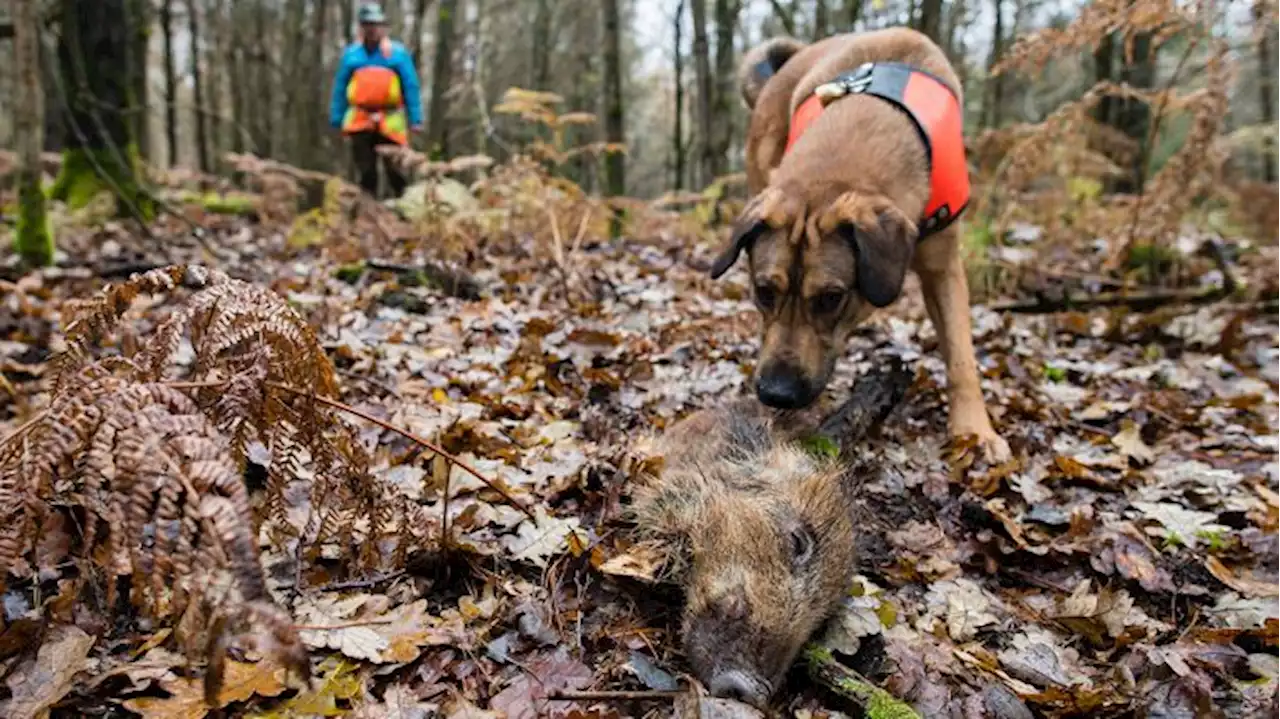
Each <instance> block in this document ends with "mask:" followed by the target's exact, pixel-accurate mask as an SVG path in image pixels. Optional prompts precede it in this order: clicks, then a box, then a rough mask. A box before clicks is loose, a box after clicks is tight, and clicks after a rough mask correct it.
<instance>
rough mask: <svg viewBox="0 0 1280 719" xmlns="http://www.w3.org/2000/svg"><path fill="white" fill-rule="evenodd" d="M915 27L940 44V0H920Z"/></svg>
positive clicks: (941, 41)
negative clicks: (918, 16) (918, 15)
mask: <svg viewBox="0 0 1280 719" xmlns="http://www.w3.org/2000/svg"><path fill="white" fill-rule="evenodd" d="M916 29H917V30H919V31H920V32H922V33H924V34H925V35H928V36H929V39H930V40H933V41H934V42H936V43H938V44H939V45H942V43H943V40H942V0H921V3H920V18H919V20H918V21H917V23H916Z"/></svg>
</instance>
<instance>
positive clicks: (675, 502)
mask: <svg viewBox="0 0 1280 719" xmlns="http://www.w3.org/2000/svg"><path fill="white" fill-rule="evenodd" d="M657 449H658V450H659V451H661V452H662V453H663V456H664V458H665V459H664V466H663V469H662V471H661V476H660V477H659V478H657V480H656V481H654V482H652V483H651V484H649V485H648V486H645V487H642V488H640V489H639V490H637V492H636V505H635V506H636V512H637V519H638V521H639V524H640V527H641V529H642V530H644V531H647V532H652V533H654V534H657V535H658V536H661V537H663V538H664V539H667V540H668V541H671V542H672V543H673V544H674V545H675V546H676V547H677V549H676V553H677V554H678V557H677V559H678V560H680V561H682V562H683V570H682V572H681V574H680V583H681V584H682V585H683V587H684V589H685V608H684V615H683V645H684V649H685V653H686V655H687V657H688V659H689V663H690V664H691V666H692V668H693V670H694V671H695V673H696V674H697V675H698V677H699V679H701V680H702V681H703V683H704V684H706V685H707V687H708V689H709V690H710V691H711V692H712V694H714V695H716V696H722V697H731V698H735V699H738V700H740V701H745V702H748V703H751V704H755V705H757V706H763V705H764V704H767V703H768V701H769V699H770V698H771V697H772V696H773V694H774V692H775V691H776V690H777V689H778V687H779V685H780V684H781V682H782V680H783V678H784V677H785V675H786V672H787V670H788V668H789V667H790V666H791V663H792V662H793V661H794V660H795V657H796V654H797V653H798V652H799V650H800V648H801V647H802V646H803V645H804V643H805V642H806V641H807V640H808V639H809V637H810V636H811V635H812V634H813V633H814V632H815V631H816V630H817V629H818V628H819V627H820V626H821V625H822V623H823V622H824V621H825V620H826V619H827V617H828V616H829V615H830V614H831V613H832V611H833V610H834V609H835V608H836V607H837V606H838V605H839V602H840V600H841V598H842V597H843V595H844V592H845V591H846V589H847V588H848V582H849V579H850V576H851V574H852V571H853V561H854V554H853V546H854V533H853V523H852V520H851V516H850V510H849V501H848V498H847V497H846V496H845V493H844V488H843V487H842V481H843V477H842V471H841V469H840V468H839V467H838V466H836V465H835V464H834V463H833V462H830V461H824V460H820V459H818V458H815V457H813V456H811V455H809V454H808V453H806V452H805V451H804V450H802V449H801V448H799V447H798V446H796V445H794V444H790V443H787V442H784V441H781V440H779V439H777V437H776V435H775V433H774V432H773V431H772V427H771V425H770V422H769V421H768V420H767V419H766V418H763V417H761V416H758V415H755V416H753V414H752V413H751V412H742V411H734V408H733V407H732V406H731V407H729V408H726V409H722V410H707V411H704V412H702V413H699V414H698V415H694V416H693V417H691V418H690V419H689V420H686V421H685V422H684V423H682V424H681V425H680V426H678V427H676V428H674V429H673V431H672V432H671V433H670V434H669V435H668V437H666V438H664V439H663V440H662V441H661V442H659V446H658V448H657Z"/></svg>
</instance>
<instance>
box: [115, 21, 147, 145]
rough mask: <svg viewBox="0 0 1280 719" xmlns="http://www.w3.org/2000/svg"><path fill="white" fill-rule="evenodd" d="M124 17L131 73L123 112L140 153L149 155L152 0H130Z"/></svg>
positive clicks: (128, 65) (122, 108)
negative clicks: (130, 121) (149, 75)
mask: <svg viewBox="0 0 1280 719" xmlns="http://www.w3.org/2000/svg"><path fill="white" fill-rule="evenodd" d="M125 14H126V15H125V17H126V20H125V21H126V22H127V23H128V26H129V30H130V32H131V33H132V34H131V35H130V37H129V59H128V64H127V67H128V72H129V83H130V98H129V100H130V102H129V104H128V105H124V106H122V107H121V108H119V109H120V111H123V112H125V113H127V114H128V115H129V117H130V118H132V120H133V128H132V129H133V136H134V138H136V140H137V148H138V155H139V156H141V157H143V158H147V157H149V156H150V154H151V113H150V111H148V109H147V108H149V107H150V105H151V99H150V97H149V95H150V94H151V92H150V87H149V86H148V83H147V55H148V53H147V38H148V37H149V36H150V34H151V0H128V2H126V3H125Z"/></svg>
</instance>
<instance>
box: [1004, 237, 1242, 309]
mask: <svg viewBox="0 0 1280 719" xmlns="http://www.w3.org/2000/svg"><path fill="white" fill-rule="evenodd" d="M1201 249H1202V250H1203V251H1204V252H1206V253H1207V254H1208V255H1209V256H1210V257H1211V258H1212V259H1213V262H1214V264H1215V265H1216V266H1217V269H1218V271H1219V272H1221V273H1222V284H1221V285H1218V286H1215V287H1200V288H1187V289H1177V290H1148V291H1145V292H1103V293H1100V294H1091V295H1072V294H1071V293H1069V292H1064V293H1063V294H1062V295H1061V296H1049V295H1045V294H1038V295H1037V296H1036V297H1035V298H1034V299H1029V300H1009V301H1006V302H997V303H996V304H993V305H988V309H990V310H993V311H995V312H1019V313H1030V314H1048V313H1053V312H1067V311H1071V310H1087V309H1093V308H1097V307H1128V308H1130V309H1133V310H1137V311H1140V312H1143V311H1148V310H1152V309H1155V308H1156V307H1161V306H1164V305H1170V304H1181V303H1186V304H1192V305H1204V304H1210V303H1213V302H1217V301H1218V300H1221V299H1223V298H1225V297H1229V296H1231V295H1232V294H1233V293H1235V291H1236V288H1237V287H1238V284H1237V282H1236V278H1235V275H1234V274H1232V272H1231V267H1230V264H1229V263H1228V262H1227V257H1226V253H1225V252H1223V249H1222V244H1221V243H1219V242H1217V241H1214V240H1208V241H1206V242H1205V243H1204V245H1203V246H1202V247H1201Z"/></svg>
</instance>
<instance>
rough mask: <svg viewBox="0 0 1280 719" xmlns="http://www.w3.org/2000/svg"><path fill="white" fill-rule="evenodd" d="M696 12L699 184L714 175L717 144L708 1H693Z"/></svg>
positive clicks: (695, 69) (694, 26)
mask: <svg viewBox="0 0 1280 719" xmlns="http://www.w3.org/2000/svg"><path fill="white" fill-rule="evenodd" d="M690 8H691V10H692V12H693V72H694V79H695V82H696V83H697V86H698V147H699V150H700V152H699V159H700V164H699V168H698V177H697V185H698V186H699V187H701V186H703V185H705V184H707V183H709V182H711V180H712V179H714V178H715V176H716V172H715V147H714V146H713V144H712V143H713V139H712V124H711V108H712V84H711V56H710V50H709V48H708V47H707V44H708V43H707V0H690Z"/></svg>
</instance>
